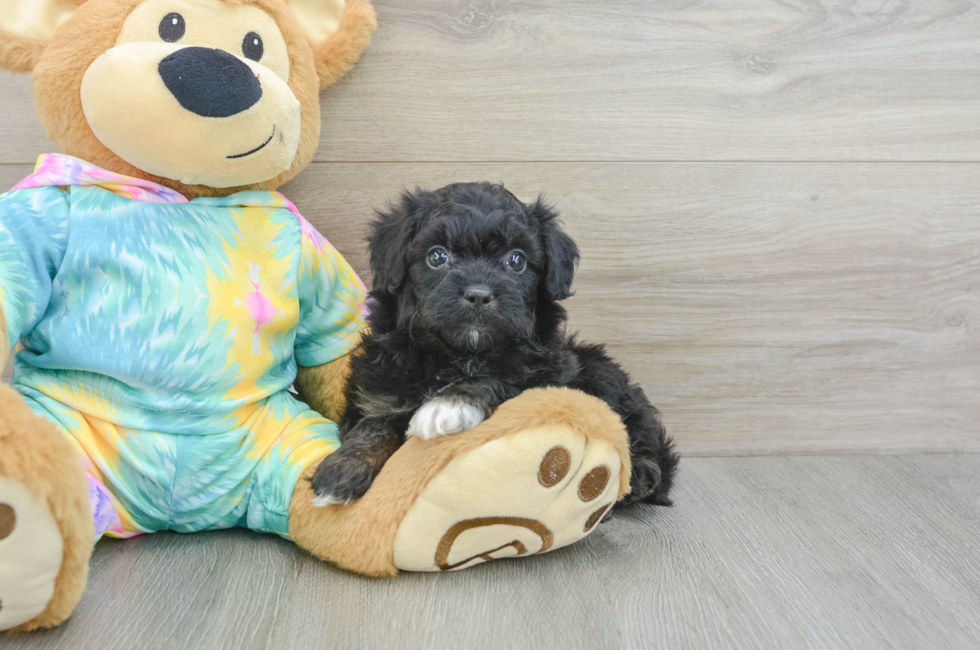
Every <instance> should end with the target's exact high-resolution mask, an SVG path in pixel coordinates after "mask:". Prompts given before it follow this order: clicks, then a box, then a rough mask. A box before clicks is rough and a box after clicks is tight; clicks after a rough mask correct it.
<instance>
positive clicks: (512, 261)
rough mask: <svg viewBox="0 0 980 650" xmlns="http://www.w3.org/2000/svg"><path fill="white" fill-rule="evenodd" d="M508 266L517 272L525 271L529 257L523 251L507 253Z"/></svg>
mask: <svg viewBox="0 0 980 650" xmlns="http://www.w3.org/2000/svg"><path fill="white" fill-rule="evenodd" d="M507 266H508V267H510V270H511V271H514V272H515V273H523V272H524V269H526V268H527V257H526V256H525V255H524V253H523V252H521V251H511V252H509V253H507Z"/></svg>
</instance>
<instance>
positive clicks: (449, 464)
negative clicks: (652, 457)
mask: <svg viewBox="0 0 980 650" xmlns="http://www.w3.org/2000/svg"><path fill="white" fill-rule="evenodd" d="M629 481H630V455H629V440H628V437H627V435H626V429H625V427H624V426H623V424H622V422H621V421H620V419H619V417H618V416H617V415H616V414H615V413H613V412H612V410H611V409H610V408H609V407H608V406H606V404H605V403H603V402H602V401H600V400H598V399H596V398H593V397H589V396H588V395H586V394H585V393H581V392H579V391H575V390H569V389H566V388H548V389H540V390H531V391H527V392H525V393H523V394H521V395H520V396H518V397H516V398H514V399H512V400H510V401H508V402H506V403H505V404H503V405H501V406H500V408H499V409H497V411H496V412H495V413H494V414H493V416H492V417H490V418H489V419H488V420H487V421H485V422H484V423H483V424H481V425H480V426H478V427H477V428H475V429H473V430H472V431H467V432H465V433H458V434H455V435H451V436H443V437H440V438H436V439H434V440H428V441H424V440H421V439H420V438H417V437H412V438H410V439H409V440H408V441H407V442H406V443H405V444H404V445H402V447H401V448H400V449H399V450H398V451H397V452H396V453H395V454H394V455H393V456H392V457H391V458H390V459H388V462H387V463H386V464H385V466H384V468H382V470H381V473H380V474H378V477H377V478H376V479H375V481H374V483H373V484H372V485H371V488H370V489H369V490H368V491H367V493H366V494H365V495H364V496H363V497H362V498H360V499H358V500H356V501H354V502H352V503H350V504H348V505H330V506H326V507H323V508H317V507H314V506H313V504H312V503H311V501H312V499H313V492H312V489H311V488H310V483H309V481H308V480H306V479H300V481H299V483H298V484H297V486H296V491H295V492H294V494H293V501H292V505H291V507H290V534H291V535H292V537H293V539H295V540H296V543H297V544H299V545H300V546H302V547H303V548H305V549H307V550H309V551H310V552H311V553H314V554H315V555H317V556H318V557H321V558H323V559H325V560H329V561H331V562H335V563H337V564H338V565H340V566H341V567H344V568H346V569H350V570H351V571H356V572H358V573H364V574H367V575H374V576H389V575H394V574H395V573H396V572H397V571H398V569H402V570H407V571H451V570H454V569H463V568H466V567H470V566H473V565H475V564H479V563H482V562H486V561H488V560H493V559H497V558H505V557H514V556H520V555H529V554H533V553H544V552H546V551H550V550H553V549H556V548H560V547H562V546H565V545H568V544H571V543H573V542H576V541H578V540H580V539H582V538H583V537H585V536H586V535H588V534H589V533H590V532H591V531H593V530H595V526H596V524H598V523H599V521H600V520H601V519H602V517H603V516H604V515H605V514H606V513H607V512H609V509H610V507H611V506H612V505H613V503H615V502H616V500H618V499H621V498H622V497H623V495H624V494H625V493H626V492H627V491H628V490H629Z"/></svg>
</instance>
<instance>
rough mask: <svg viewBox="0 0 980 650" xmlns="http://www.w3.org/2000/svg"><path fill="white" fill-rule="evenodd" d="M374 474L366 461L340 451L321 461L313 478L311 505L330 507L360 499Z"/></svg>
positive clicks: (361, 457) (369, 485)
mask: <svg viewBox="0 0 980 650" xmlns="http://www.w3.org/2000/svg"><path fill="white" fill-rule="evenodd" d="M376 474H377V472H376V471H375V469H374V465H373V464H371V463H370V462H369V461H368V460H367V459H366V458H364V457H363V456H360V455H358V454H354V453H344V448H343V447H341V448H340V449H338V450H337V451H335V452H334V453H332V454H330V455H329V456H327V457H326V458H324V459H323V460H322V461H321V462H320V465H319V466H318V467H317V468H316V472H315V473H314V474H313V479H312V481H311V483H312V484H313V494H314V498H313V501H312V503H313V505H315V506H318V507H323V506H332V505H335V504H338V503H350V502H351V501H353V500H354V499H360V498H361V497H362V496H364V494H365V493H366V492H367V491H368V488H369V487H371V483H372V482H373V481H374V477H375V475H376Z"/></svg>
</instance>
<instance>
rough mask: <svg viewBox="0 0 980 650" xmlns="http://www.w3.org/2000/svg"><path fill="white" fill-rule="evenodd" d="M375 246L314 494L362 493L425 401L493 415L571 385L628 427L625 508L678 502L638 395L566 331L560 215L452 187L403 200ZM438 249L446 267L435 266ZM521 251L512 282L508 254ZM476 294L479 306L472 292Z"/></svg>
mask: <svg viewBox="0 0 980 650" xmlns="http://www.w3.org/2000/svg"><path fill="white" fill-rule="evenodd" d="M378 217H379V218H378V219H377V220H376V221H375V222H374V224H373V228H372V234H371V236H370V238H369V244H370V252H371V270H372V272H373V274H374V290H373V291H372V292H371V295H370V299H369V300H370V302H369V306H370V312H371V314H370V317H369V324H370V326H371V332H370V334H368V335H367V336H366V337H365V338H364V341H363V354H360V355H357V356H355V357H354V358H353V360H352V374H351V379H350V381H349V383H348V386H347V405H348V407H347V412H346V413H345V415H344V417H343V420H342V421H341V441H342V445H341V447H340V449H339V450H338V451H337V452H335V453H334V454H332V455H331V456H329V457H327V459H326V460H325V461H324V462H323V463H321V465H320V466H319V468H318V469H317V471H316V473H315V475H314V477H313V489H314V492H315V494H316V495H317V496H319V497H324V496H328V495H329V496H330V497H331V498H332V499H334V500H337V501H346V500H350V499H356V498H358V497H360V496H362V495H363V494H364V493H365V492H366V491H367V489H368V487H369V486H370V484H371V481H372V480H373V479H374V477H375V476H376V475H377V473H378V472H379V471H380V470H381V467H382V466H383V465H384V463H385V461H386V460H387V459H388V458H389V457H390V456H391V454H393V453H394V452H395V451H396V450H397V449H398V447H399V446H400V445H401V444H402V442H404V435H405V434H404V432H405V430H406V429H407V428H408V424H409V421H410V420H411V418H412V415H413V414H414V413H415V411H416V410H417V409H418V408H419V407H421V406H422V405H423V404H424V403H425V402H427V401H428V400H430V399H433V398H437V397H443V398H452V399H457V400H462V401H466V402H469V403H471V404H473V405H475V406H477V407H479V408H480V409H481V410H482V411H483V413H484V415H485V416H489V415H490V414H491V413H492V412H493V410H494V409H495V408H496V407H497V406H499V405H500V404H501V403H502V402H504V401H506V400H508V399H510V398H512V397H515V396H517V395H518V394H519V393H521V392H522V391H524V390H527V389H529V388H535V387H542V386H568V387H571V388H577V389H579V390H582V391H584V392H586V393H588V394H590V395H594V396H596V397H598V398H600V399H602V400H603V401H605V402H606V403H607V404H609V406H610V407H611V408H612V409H613V410H614V411H615V412H616V413H617V414H619V416H620V417H621V418H622V419H623V422H624V424H625V425H626V429H627V431H628V432H629V437H630V453H631V458H632V462H633V474H632V480H631V484H630V486H631V492H630V494H629V495H628V496H627V498H626V500H625V503H633V502H637V501H645V502H650V503H656V504H660V505H670V499H669V497H668V493H669V492H670V488H671V485H672V483H673V478H674V474H675V473H676V471H677V463H678V456H677V454H676V453H675V452H674V450H673V443H672V441H671V439H670V438H669V437H668V436H667V434H666V432H665V431H664V428H663V426H662V425H661V423H660V416H659V414H658V412H657V409H656V408H654V407H653V405H651V404H650V401H649V400H648V399H647V397H646V395H645V394H644V393H643V390H642V389H641V388H640V386H638V385H637V384H632V383H630V379H629V377H628V376H627V374H626V373H625V372H624V371H623V369H622V368H621V367H620V366H619V365H618V364H616V363H615V362H614V361H613V360H612V359H610V358H609V357H608V356H607V355H606V352H605V350H604V348H603V346H601V345H586V344H581V343H578V342H577V341H576V340H575V338H574V337H573V336H569V335H568V334H566V332H565V327H564V324H565V316H566V314H565V309H564V308H563V307H562V306H561V305H560V304H558V303H559V301H560V300H563V299H565V298H567V297H569V296H570V295H571V285H572V278H573V275H574V272H575V266H576V264H577V263H578V258H579V252H578V247H577V246H576V245H575V242H574V241H572V239H571V238H570V237H569V236H568V235H567V234H565V233H564V232H563V231H562V230H561V228H560V226H559V223H558V218H557V214H556V213H555V212H554V211H553V210H552V209H551V208H549V207H548V206H547V205H545V203H544V202H543V201H542V200H541V199H538V201H537V202H535V203H534V204H532V205H525V204H524V203H522V202H521V201H519V200H518V199H517V198H516V197H515V196H514V195H513V194H511V193H510V192H508V191H507V190H506V189H504V187H503V186H502V185H493V184H490V183H457V184H454V185H448V186H446V187H443V188H441V189H439V190H436V191H434V192H428V191H422V190H416V191H415V192H410V193H406V194H405V195H404V196H403V197H402V198H401V201H400V203H398V204H397V205H392V206H389V208H388V209H387V210H386V211H384V212H380V213H379V215H378ZM433 247H442V248H444V249H445V250H446V251H447V252H448V260H447V261H446V262H445V263H444V264H443V265H441V266H438V267H437V268H433V267H432V266H430V264H429V262H427V257H428V254H429V252H430V251H431V250H432V248H433ZM514 251H522V252H523V253H524V255H525V256H526V261H527V266H526V269H524V270H523V271H520V272H518V271H517V270H515V268H512V267H511V266H508V263H507V261H508V259H510V258H509V256H510V255H511V254H512V253H513V252H514ZM474 287H477V288H479V292H478V294H479V296H481V297H482V298H481V301H478V302H474V301H473V300H470V301H467V299H465V298H464V293H466V292H467V291H468V290H470V291H472V290H473V288H474Z"/></svg>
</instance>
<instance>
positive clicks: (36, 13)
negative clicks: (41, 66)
mask: <svg viewBox="0 0 980 650" xmlns="http://www.w3.org/2000/svg"><path fill="white" fill-rule="evenodd" d="M84 1H85V0H77V1H73V0H0V68H3V69H4V70H10V71H11V72H30V71H31V70H32V69H33V68H34V64H35V63H37V60H38V59H39V58H40V57H41V52H42V51H43V50H44V48H45V46H47V44H48V42H49V41H50V40H51V36H52V35H53V34H54V30H55V29H57V28H58V25H60V24H61V23H63V22H65V21H66V20H68V18H69V17H70V16H71V15H72V13H73V12H74V11H75V9H76V8H77V7H78V5H80V4H82V3H83V2H84Z"/></svg>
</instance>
